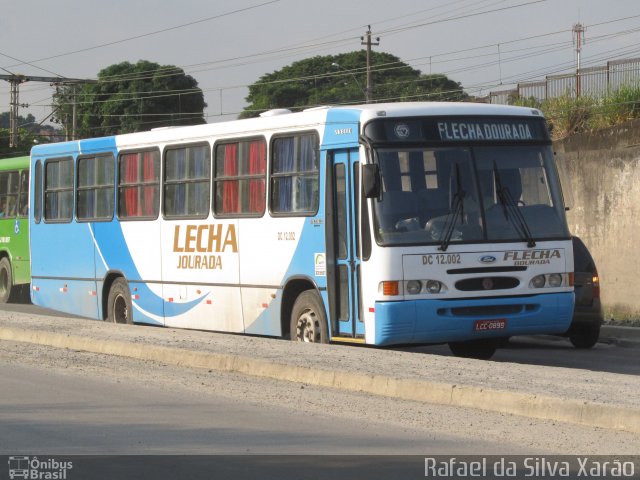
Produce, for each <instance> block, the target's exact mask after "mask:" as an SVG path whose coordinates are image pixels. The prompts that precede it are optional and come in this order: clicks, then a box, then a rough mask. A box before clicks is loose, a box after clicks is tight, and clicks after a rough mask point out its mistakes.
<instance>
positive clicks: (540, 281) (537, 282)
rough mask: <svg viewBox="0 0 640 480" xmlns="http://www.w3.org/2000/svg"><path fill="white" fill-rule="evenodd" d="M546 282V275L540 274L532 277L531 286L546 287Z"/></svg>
mask: <svg viewBox="0 0 640 480" xmlns="http://www.w3.org/2000/svg"><path fill="white" fill-rule="evenodd" d="M544 284H545V278H544V275H538V276H536V277H533V278H532V279H531V286H532V287H533V288H542V287H544Z"/></svg>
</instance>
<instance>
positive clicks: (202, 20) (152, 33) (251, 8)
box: [7, 0, 280, 68]
mask: <svg viewBox="0 0 640 480" xmlns="http://www.w3.org/2000/svg"><path fill="white" fill-rule="evenodd" d="M279 1H280V0H270V1H268V2H263V3H260V4H258V5H253V6H250V7H245V8H239V9H237V10H233V11H231V12H226V13H221V14H219V15H214V16H211V17H207V18H203V19H200V20H195V21H193V22H188V23H183V24H181V25H176V26H173V27H168V28H163V29H161V30H156V31H153V32H147V33H143V34H140V35H134V36H132V37H127V38H123V39H121V40H114V41H112V42H107V43H103V44H100V45H94V46H92V47H86V48H81V49H78V50H74V51H71V52H66V53H60V54H58V55H52V56H50V57H44V58H39V59H38V60H32V61H31V62H29V63H27V62H22V63H19V64H17V65H11V66H9V67H7V68H13V67H19V66H21V65H24V64H28V65H32V64H33V63H37V62H43V61H45V60H52V59H55V58H61V57H66V56H69V55H75V54H76V53H82V52H88V51H91V50H97V49H99V48H104V47H109V46H112V45H117V44H120V43H125V42H129V41H131V40H138V39H140V38H145V37H150V36H153V35H158V34H160V33H165V32H169V31H171V30H177V29H180V28H184V27H190V26H192V25H197V24H199V23H204V22H209V21H211V20H217V19H219V18H223V17H228V16H229V15H234V14H236V13H242V12H246V11H248V10H253V9H255V8H260V7H264V6H265V5H270V4H273V3H278V2H279Z"/></svg>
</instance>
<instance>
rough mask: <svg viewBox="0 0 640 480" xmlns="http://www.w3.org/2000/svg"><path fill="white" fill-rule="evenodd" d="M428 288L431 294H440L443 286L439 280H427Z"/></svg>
mask: <svg viewBox="0 0 640 480" xmlns="http://www.w3.org/2000/svg"><path fill="white" fill-rule="evenodd" d="M426 288H427V292H429V293H440V290H442V284H441V283H440V282H439V281H438V280H427V286H426Z"/></svg>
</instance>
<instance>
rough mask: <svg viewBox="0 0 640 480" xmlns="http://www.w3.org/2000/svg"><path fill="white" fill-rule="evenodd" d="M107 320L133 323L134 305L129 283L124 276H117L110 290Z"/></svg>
mask: <svg viewBox="0 0 640 480" xmlns="http://www.w3.org/2000/svg"><path fill="white" fill-rule="evenodd" d="M107 302H108V303H107V321H109V322H112V323H128V324H133V306H132V305H131V293H130V292H129V285H128V284H127V281H126V280H125V279H124V278H116V279H115V281H114V282H113V284H112V285H111V289H110V290H109V299H108V300H107Z"/></svg>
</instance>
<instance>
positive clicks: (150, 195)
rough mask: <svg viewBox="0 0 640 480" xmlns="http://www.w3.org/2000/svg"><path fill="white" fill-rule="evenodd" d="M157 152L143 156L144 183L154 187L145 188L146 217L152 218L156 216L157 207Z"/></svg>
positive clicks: (146, 153) (146, 186) (147, 186)
mask: <svg viewBox="0 0 640 480" xmlns="http://www.w3.org/2000/svg"><path fill="white" fill-rule="evenodd" d="M154 153H155V152H145V153H144V154H143V160H142V161H143V169H144V171H143V173H142V174H143V179H142V180H143V181H144V182H145V183H147V182H149V183H152V185H145V186H144V190H143V192H144V194H143V199H144V215H145V216H147V217H152V216H154V215H155V205H156V186H155V179H156V175H155V155H154Z"/></svg>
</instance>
